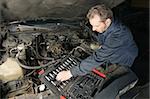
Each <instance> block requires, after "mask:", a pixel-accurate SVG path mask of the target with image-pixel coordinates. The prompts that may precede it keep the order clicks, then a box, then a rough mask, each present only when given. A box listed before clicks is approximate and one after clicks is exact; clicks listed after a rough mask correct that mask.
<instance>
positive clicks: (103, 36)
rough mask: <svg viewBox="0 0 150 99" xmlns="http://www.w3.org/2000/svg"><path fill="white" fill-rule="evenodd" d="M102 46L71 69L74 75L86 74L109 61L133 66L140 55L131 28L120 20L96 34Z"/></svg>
mask: <svg viewBox="0 0 150 99" xmlns="http://www.w3.org/2000/svg"><path fill="white" fill-rule="evenodd" d="M95 37H96V39H97V41H98V42H99V43H100V45H101V48H99V49H97V50H96V51H95V52H94V53H93V54H92V55H91V56H89V57H87V58H86V59H85V60H83V61H82V62H81V63H80V65H79V66H76V67H74V68H72V69H71V70H70V71H71V73H72V75H73V76H77V75H85V74H87V73H89V72H90V71H92V69H93V68H96V67H98V66H100V65H102V64H103V63H104V62H106V61H109V62H111V63H112V64H119V65H123V66H131V65H132V64H133V62H134V60H135V58H136V57H137V55H138V48H137V46H136V43H135V42H134V40H133V36H132V34H131V32H130V30H129V29H128V28H127V27H126V26H124V25H123V24H122V23H120V21H118V20H116V21H114V20H113V21H112V23H111V25H110V26H109V27H108V29H107V30H106V31H105V32H103V33H98V35H95Z"/></svg>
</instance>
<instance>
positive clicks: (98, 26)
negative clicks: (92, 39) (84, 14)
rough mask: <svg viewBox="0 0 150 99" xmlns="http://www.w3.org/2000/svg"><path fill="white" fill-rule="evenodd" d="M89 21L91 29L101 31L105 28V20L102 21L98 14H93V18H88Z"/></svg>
mask: <svg viewBox="0 0 150 99" xmlns="http://www.w3.org/2000/svg"><path fill="white" fill-rule="evenodd" d="M89 22H90V24H91V25H92V30H93V31H96V32H99V33H103V32H104V31H105V30H106V28H107V26H106V23H105V21H102V20H101V19H100V17H99V16H98V15H94V17H93V18H91V19H89Z"/></svg>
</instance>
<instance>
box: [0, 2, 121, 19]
mask: <svg viewBox="0 0 150 99" xmlns="http://www.w3.org/2000/svg"><path fill="white" fill-rule="evenodd" d="M123 1H124V0H0V22H4V21H5V22H6V21H7V22H10V21H18V20H34V19H43V18H48V19H50V18H56V19H58V18H59V19H60V18H69V19H74V18H83V17H85V15H86V13H87V11H88V9H89V8H90V7H92V6H94V5H97V4H101V3H104V4H106V5H108V6H109V7H111V8H113V7H115V6H117V5H118V4H120V3H122V2H123Z"/></svg>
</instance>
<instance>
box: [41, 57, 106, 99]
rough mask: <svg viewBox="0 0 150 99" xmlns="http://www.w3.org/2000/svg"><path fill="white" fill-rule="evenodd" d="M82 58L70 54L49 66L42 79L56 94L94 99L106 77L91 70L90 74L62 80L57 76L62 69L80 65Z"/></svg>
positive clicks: (78, 98) (72, 98)
mask: <svg viewBox="0 0 150 99" xmlns="http://www.w3.org/2000/svg"><path fill="white" fill-rule="evenodd" d="M79 63H80V59H78V58H76V57H74V56H73V55H69V56H67V57H65V58H64V59H62V61H61V62H60V63H58V64H57V65H55V66H52V67H50V68H48V69H47V70H46V71H45V73H44V74H43V75H42V77H41V81H42V82H43V83H44V84H45V85H46V86H47V87H48V88H49V89H50V90H51V91H52V92H53V93H54V94H56V95H58V96H61V95H62V96H65V97H66V98H67V99H92V97H94V95H95V94H96V93H97V92H98V91H99V90H100V89H101V87H102V84H103V80H104V78H102V77H100V76H99V75H97V74H95V73H93V72H91V73H90V74H87V75H84V76H78V77H72V78H71V79H69V80H66V81H63V82H60V81H57V80H56V79H55V78H56V76H57V74H58V73H59V72H60V71H62V70H69V69H70V68H72V67H75V66H78V65H79Z"/></svg>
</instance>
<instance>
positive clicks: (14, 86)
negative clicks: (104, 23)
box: [0, 21, 96, 98]
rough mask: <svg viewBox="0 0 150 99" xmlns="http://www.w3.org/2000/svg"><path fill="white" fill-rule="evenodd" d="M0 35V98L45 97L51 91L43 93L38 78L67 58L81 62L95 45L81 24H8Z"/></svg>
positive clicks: (43, 88)
mask: <svg viewBox="0 0 150 99" xmlns="http://www.w3.org/2000/svg"><path fill="white" fill-rule="evenodd" d="M36 22H37V21H36ZM70 23H71V22H70ZM0 32H1V35H0V71H1V73H0V81H1V85H0V87H1V90H2V91H1V92H2V93H1V94H2V95H1V96H2V98H4V97H7V98H12V97H19V96H20V97H21V96H22V97H25V96H24V95H26V97H27V96H30V97H31V94H32V97H37V96H34V95H37V94H41V93H42V96H45V97H46V96H47V97H48V95H49V94H52V93H53V91H52V92H51V91H47V90H48V89H49V88H46V86H45V85H43V82H42V81H41V79H40V78H41V75H42V74H44V73H45V71H46V70H49V68H51V67H54V66H56V64H58V63H61V62H62V61H63V60H64V58H65V57H68V55H72V56H74V57H76V58H77V59H78V60H82V59H85V58H86V57H88V56H89V55H90V54H91V53H92V52H93V50H95V49H92V48H91V47H90V44H95V42H94V40H93V39H92V38H91V31H90V29H89V28H88V27H87V26H86V25H84V24H83V23H80V24H75V25H74V24H69V23H61V22H58V23H46V24H45V23H42V22H41V23H38V24H37V23H36V24H35V23H34V22H14V23H13V22H12V23H9V24H7V25H4V26H1V30H0ZM95 45H96V44H95ZM42 86H44V87H42ZM41 88H42V89H41ZM43 93H44V94H43Z"/></svg>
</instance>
